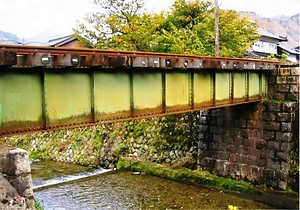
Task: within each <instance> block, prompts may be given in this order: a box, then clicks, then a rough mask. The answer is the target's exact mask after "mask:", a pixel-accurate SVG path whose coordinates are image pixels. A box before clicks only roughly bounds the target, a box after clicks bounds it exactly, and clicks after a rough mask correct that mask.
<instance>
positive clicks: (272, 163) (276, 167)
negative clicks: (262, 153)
mask: <svg viewBox="0 0 300 210" xmlns="http://www.w3.org/2000/svg"><path fill="white" fill-rule="evenodd" d="M272 159H273V158H272ZM272 159H271V158H270V159H268V161H267V168H269V169H274V170H280V163H279V162H278V161H272Z"/></svg>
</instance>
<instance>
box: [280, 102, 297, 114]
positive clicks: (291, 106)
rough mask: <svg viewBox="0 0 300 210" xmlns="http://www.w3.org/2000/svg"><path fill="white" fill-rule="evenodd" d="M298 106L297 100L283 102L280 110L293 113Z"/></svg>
mask: <svg viewBox="0 0 300 210" xmlns="http://www.w3.org/2000/svg"><path fill="white" fill-rule="evenodd" d="M298 106H299V103H297V102H285V103H283V106H282V111H283V112H289V113H293V112H295V111H296V110H297V108H298Z"/></svg>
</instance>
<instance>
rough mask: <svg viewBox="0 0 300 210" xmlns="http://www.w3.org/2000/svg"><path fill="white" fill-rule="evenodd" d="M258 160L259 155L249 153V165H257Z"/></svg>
mask: <svg viewBox="0 0 300 210" xmlns="http://www.w3.org/2000/svg"><path fill="white" fill-rule="evenodd" d="M256 161H257V156H253V155H248V162H247V164H248V165H250V166H252V165H256Z"/></svg>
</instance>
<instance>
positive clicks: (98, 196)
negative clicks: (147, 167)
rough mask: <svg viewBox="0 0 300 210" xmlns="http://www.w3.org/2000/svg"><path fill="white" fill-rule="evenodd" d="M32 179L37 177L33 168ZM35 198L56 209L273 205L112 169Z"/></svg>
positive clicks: (36, 193)
mask: <svg viewBox="0 0 300 210" xmlns="http://www.w3.org/2000/svg"><path fill="white" fill-rule="evenodd" d="M56 168H57V167H56ZM69 168H70V167H69ZM48 170H50V169H49V167H48ZM76 173H78V171H76ZM33 178H34V180H35V179H36V175H35V172H34V170H33ZM39 179H41V177H40V178H39ZM34 197H35V199H37V200H39V201H40V202H41V203H42V205H43V206H44V207H45V209H55V210H56V209H60V210H62V209H68V210H69V209H72V210H73V209H80V210H82V209H87V210H95V209H227V206H228V205H229V204H230V205H234V206H238V207H239V209H271V208H272V207H271V206H268V205H265V204H262V203H258V202H255V201H252V200H248V199H241V198H239V197H236V196H233V195H228V194H224V193H221V192H218V191H212V190H208V189H203V188H200V187H196V186H190V185H185V184H182V183H178V182H174V181H170V180H165V179H161V178H158V177H154V176H150V175H147V174H138V175H136V174H133V173H132V172H131V171H112V172H107V173H104V174H100V175H96V176H91V177H86V178H83V179H80V180H76V181H71V182H66V183H64V184H58V185H54V186H52V187H44V188H39V189H36V190H35V191H34Z"/></svg>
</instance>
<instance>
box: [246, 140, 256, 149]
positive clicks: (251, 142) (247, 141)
mask: <svg viewBox="0 0 300 210" xmlns="http://www.w3.org/2000/svg"><path fill="white" fill-rule="evenodd" d="M254 145H255V140H254V139H244V141H243V146H244V148H246V147H251V148H254V147H255V146H254Z"/></svg>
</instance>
